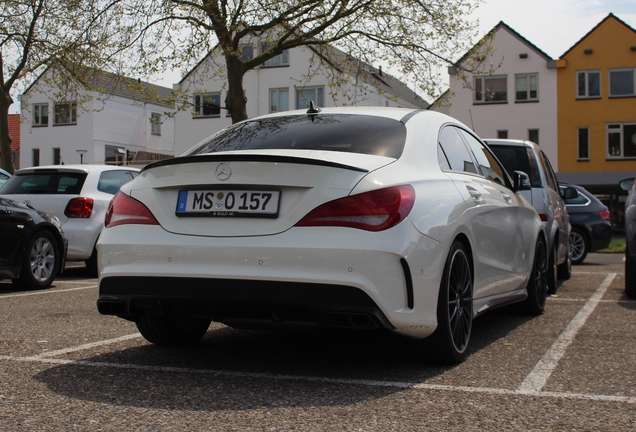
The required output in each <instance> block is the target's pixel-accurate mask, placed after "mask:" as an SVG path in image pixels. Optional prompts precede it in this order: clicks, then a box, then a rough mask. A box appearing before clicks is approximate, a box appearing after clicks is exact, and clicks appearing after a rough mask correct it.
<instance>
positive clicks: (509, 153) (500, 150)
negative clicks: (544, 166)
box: [489, 145, 541, 187]
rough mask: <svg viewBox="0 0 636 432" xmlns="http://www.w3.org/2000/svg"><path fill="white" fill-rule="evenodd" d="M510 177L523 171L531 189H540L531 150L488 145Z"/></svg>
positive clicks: (536, 168) (539, 177)
mask: <svg viewBox="0 0 636 432" xmlns="http://www.w3.org/2000/svg"><path fill="white" fill-rule="evenodd" d="M489 147H490V150H492V152H493V153H494V154H495V156H497V159H499V162H501V164H502V165H503V166H504V168H505V169H506V171H507V172H508V174H509V175H510V177H512V174H513V173H514V172H515V171H523V172H524V173H526V174H528V176H529V177H530V184H531V185H532V187H541V176H540V175H539V167H538V166H537V161H536V159H535V158H534V156H533V155H532V150H531V149H529V148H528V147H525V146H507V145H489Z"/></svg>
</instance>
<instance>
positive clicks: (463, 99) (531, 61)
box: [429, 21, 558, 170]
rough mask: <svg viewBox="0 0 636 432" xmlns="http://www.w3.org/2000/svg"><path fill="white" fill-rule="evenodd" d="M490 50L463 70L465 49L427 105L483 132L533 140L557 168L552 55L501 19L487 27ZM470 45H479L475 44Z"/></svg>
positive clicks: (491, 136)
mask: <svg viewBox="0 0 636 432" xmlns="http://www.w3.org/2000/svg"><path fill="white" fill-rule="evenodd" d="M490 34H491V35H493V34H494V38H493V39H492V40H491V42H490V43H491V46H492V51H491V52H490V53H487V52H486V51H484V48H483V47H482V48H481V52H486V58H485V59H484V61H483V62H482V63H481V65H480V67H479V68H478V69H477V71H476V72H475V73H471V74H469V75H468V76H467V77H465V76H463V75H462V74H461V73H458V71H460V66H461V65H462V64H467V62H469V61H470V54H471V53H467V54H466V55H464V56H463V57H462V58H461V59H460V60H459V61H458V62H457V63H456V64H455V66H451V67H450V68H449V74H450V80H449V89H448V92H446V93H445V94H444V95H443V96H442V97H440V99H438V101H436V103H434V104H433V105H431V107H430V108H429V109H433V110H436V111H442V112H445V113H447V114H449V115H451V116H452V117H454V118H456V119H458V120H460V121H461V122H463V123H465V124H466V125H467V126H469V127H471V128H472V129H473V130H474V131H475V133H477V135H479V136H480V137H481V138H511V139H522V140H530V141H534V142H536V143H537V144H539V145H540V146H541V148H542V149H543V151H544V152H545V154H546V155H547V156H548V158H549V159H550V162H551V163H552V166H553V167H554V168H555V170H557V169H558V168H557V167H558V151H557V73H556V61H555V60H553V59H552V58H551V57H550V56H548V55H547V54H546V53H544V52H543V51H541V50H540V49H539V48H537V47H536V46H535V45H533V44H532V43H530V42H529V41H528V40H527V39H525V38H524V37H523V36H521V35H520V34H519V33H517V32H516V31H515V30H513V29H512V28H510V27H509V26H508V25H507V24H505V23H504V22H503V21H502V22H499V24H497V25H496V26H495V27H494V28H493V29H492V30H491V32H490ZM474 49H479V48H478V47H475V48H474Z"/></svg>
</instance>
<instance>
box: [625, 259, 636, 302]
mask: <svg viewBox="0 0 636 432" xmlns="http://www.w3.org/2000/svg"><path fill="white" fill-rule="evenodd" d="M625 294H626V295H627V297H629V298H630V299H636V261H634V260H633V259H632V256H631V255H630V252H629V246H628V247H627V248H625Z"/></svg>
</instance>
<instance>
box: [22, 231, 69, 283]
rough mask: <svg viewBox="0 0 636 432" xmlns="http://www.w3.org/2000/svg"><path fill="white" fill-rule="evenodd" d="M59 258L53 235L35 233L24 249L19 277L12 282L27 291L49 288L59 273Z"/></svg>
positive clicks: (43, 232)
mask: <svg viewBox="0 0 636 432" xmlns="http://www.w3.org/2000/svg"><path fill="white" fill-rule="evenodd" d="M60 258H61V257H60V255H59V249H58V244H57V240H56V239H55V237H54V236H53V234H51V233H50V232H48V231H37V232H36V233H35V234H34V235H33V237H32V238H31V240H29V243H28V244H27V247H26V249H25V253H24V258H23V261H22V269H21V270H20V277H19V278H18V279H13V282H14V283H15V284H17V285H18V286H20V287H22V288H25V289H29V290H36V289H44V288H48V287H50V286H51V284H52V283H53V280H54V279H55V276H57V274H58V273H59V270H60Z"/></svg>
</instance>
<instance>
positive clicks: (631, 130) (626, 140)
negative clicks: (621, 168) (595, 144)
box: [606, 123, 636, 159]
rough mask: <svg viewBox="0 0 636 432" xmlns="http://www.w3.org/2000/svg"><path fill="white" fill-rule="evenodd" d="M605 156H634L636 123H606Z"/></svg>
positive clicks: (622, 157) (635, 150)
mask: <svg viewBox="0 0 636 432" xmlns="http://www.w3.org/2000/svg"><path fill="white" fill-rule="evenodd" d="M606 132H607V158H608V159H625V158H629V159H631V158H636V123H608V124H607V127H606Z"/></svg>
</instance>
